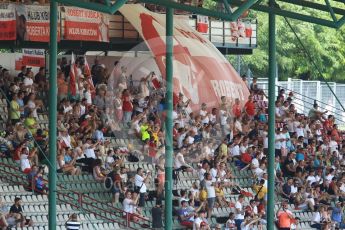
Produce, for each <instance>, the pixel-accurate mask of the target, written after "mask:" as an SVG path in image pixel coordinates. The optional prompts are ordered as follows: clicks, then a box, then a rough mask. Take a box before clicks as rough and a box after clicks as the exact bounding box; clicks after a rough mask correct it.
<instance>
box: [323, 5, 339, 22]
mask: <svg viewBox="0 0 345 230" xmlns="http://www.w3.org/2000/svg"><path fill="white" fill-rule="evenodd" d="M325 3H326V5H327V7H328V9H329V13H330V14H331V17H332V19H333V21H334V22H337V21H338V19H337V17H336V16H335V14H334V10H333V8H332V6H331V3H329V0H325Z"/></svg>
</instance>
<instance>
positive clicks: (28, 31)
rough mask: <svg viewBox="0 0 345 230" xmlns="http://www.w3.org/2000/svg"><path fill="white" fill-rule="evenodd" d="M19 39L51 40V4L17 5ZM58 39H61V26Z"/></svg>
mask: <svg viewBox="0 0 345 230" xmlns="http://www.w3.org/2000/svg"><path fill="white" fill-rule="evenodd" d="M16 9H17V40H19V41H35V42H49V38H50V28H49V19H50V9H49V6H40V5H17V7H16ZM57 30H58V40H60V39H59V38H60V26H58V28H57Z"/></svg>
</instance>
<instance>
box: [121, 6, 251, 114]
mask: <svg viewBox="0 0 345 230" xmlns="http://www.w3.org/2000/svg"><path fill="white" fill-rule="evenodd" d="M120 12H121V13H122V14H123V15H124V16H125V17H126V19H127V20H128V21H129V22H130V23H131V24H132V25H133V26H134V27H135V28H136V29H137V30H138V32H139V34H140V35H141V37H142V38H143V39H144V41H145V42H146V44H147V46H148V47H149V48H150V50H151V52H152V53H153V56H154V57H155V61H156V63H157V65H158V67H159V70H160V72H161V73H162V74H163V77H164V78H165V57H166V43H165V40H166V38H165V31H166V29H165V28H166V22H165V15H161V14H156V13H153V12H151V11H149V10H147V9H145V8H144V7H143V6H141V5H136V4H126V5H124V6H123V7H121V8H120ZM173 42H174V60H173V61H174V73H173V75H174V93H175V95H176V94H178V93H180V92H181V93H183V94H184V95H185V97H187V98H190V99H191V107H192V109H193V110H194V109H199V106H200V104H201V103H203V102H205V103H207V105H208V106H209V107H211V108H212V107H216V106H217V107H218V106H219V104H220V98H221V97H222V96H225V97H227V98H228V100H230V101H234V100H235V98H239V99H240V101H241V102H242V103H244V102H245V101H246V100H247V98H248V95H249V91H248V88H247V87H246V85H245V83H244V82H243V81H242V79H241V78H240V76H239V75H238V74H237V72H236V71H235V69H234V68H233V67H232V66H231V65H230V63H229V62H228V61H227V60H226V59H225V57H224V56H223V55H222V54H221V53H220V52H219V51H218V50H217V48H216V47H215V46H214V45H213V44H212V43H211V42H210V41H208V40H207V39H206V38H205V37H204V36H203V35H201V34H200V33H198V32H197V31H195V30H194V29H192V28H191V27H190V26H189V25H188V24H187V23H186V22H184V21H182V20H178V19H177V18H175V19H174V38H173Z"/></svg>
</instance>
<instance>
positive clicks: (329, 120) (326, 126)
mask: <svg viewBox="0 0 345 230" xmlns="http://www.w3.org/2000/svg"><path fill="white" fill-rule="evenodd" d="M333 125H334V117H333V115H328V118H327V120H325V122H324V123H323V128H324V129H325V130H326V132H327V131H332V128H333Z"/></svg>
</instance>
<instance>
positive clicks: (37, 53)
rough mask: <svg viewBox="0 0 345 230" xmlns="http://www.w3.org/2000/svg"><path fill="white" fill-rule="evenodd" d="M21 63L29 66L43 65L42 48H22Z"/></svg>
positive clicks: (43, 55)
mask: <svg viewBox="0 0 345 230" xmlns="http://www.w3.org/2000/svg"><path fill="white" fill-rule="evenodd" d="M22 65H25V66H31V67H43V66H45V54H44V49H23V57H22Z"/></svg>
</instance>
